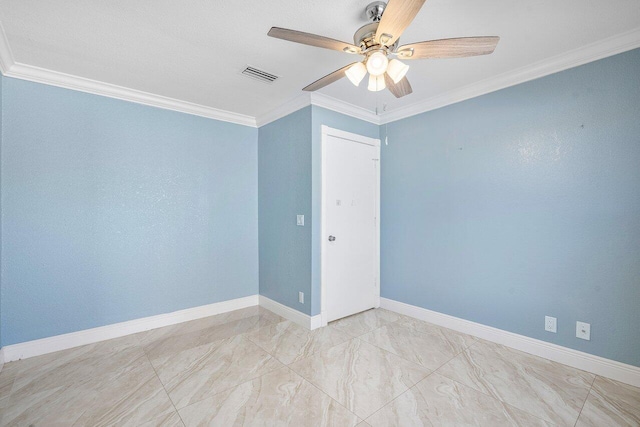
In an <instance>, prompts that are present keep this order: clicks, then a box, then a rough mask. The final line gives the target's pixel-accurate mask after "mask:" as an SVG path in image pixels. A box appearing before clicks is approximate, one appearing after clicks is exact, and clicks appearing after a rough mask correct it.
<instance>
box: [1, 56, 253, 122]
mask: <svg viewBox="0 0 640 427" xmlns="http://www.w3.org/2000/svg"><path fill="white" fill-rule="evenodd" d="M4 74H5V76H7V77H14V78H17V79H23V80H28V81H31V82H36V83H44V84H47V85H51V86H57V87H62V88H65V89H72V90H77V91H80V92H86V93H92V94H94V95H101V96H106V97H109V98H116V99H121V100H124V101H130V102H135V103H136V104H142V105H148V106H151V107H158V108H163V109H165V110H172V111H178V112H181V113H187V114H192V115H194V116H201V117H206V118H209V119H215V120H220V121H223V122H229V123H235V124H239V125H244V126H251V127H256V120H255V118H253V117H251V116H246V115H244V114H237V113H232V112H230V111H224V110H219V109H217V108H212V107H206V106H204V105H199V104H194V103H192V102H187V101H180V100H178V99H174V98H169V97H166V96H162V95H155V94H153V93H149V92H143V91H139V90H136V89H130V88H126V87H122V86H118V85H114V84H110V83H103V82H99V81H97V80H91V79H86V78H84V77H78V76H72V75H70V74H65V73H60V72H58V71H52V70H46V69H44V68H40V67H34V66H32V65H26V64H21V63H19V62H14V64H13V65H12V66H11V67H10V68H9V70H8V71H6V72H5V73H4Z"/></svg>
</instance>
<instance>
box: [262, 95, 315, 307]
mask: <svg viewBox="0 0 640 427" xmlns="http://www.w3.org/2000/svg"><path fill="white" fill-rule="evenodd" d="M258 200H259V203H258V205H259V242H260V294H261V295H264V296H266V297H268V298H270V299H272V300H274V301H277V302H279V303H281V304H284V305H287V306H289V307H292V308H294V309H296V310H299V311H302V312H303V313H306V314H311V107H306V108H303V109H301V110H298V111H296V112H294V113H292V114H289V115H288V116H286V117H283V118H281V119H279V120H276V121H274V122H272V123H269V124H267V125H265V126H262V127H261V128H260V129H259V131H258ZM296 215H304V216H305V225H304V227H301V226H297V225H296ZM300 291H301V292H304V294H305V296H306V298H305V303H304V304H300V303H299V302H298V292H300Z"/></svg>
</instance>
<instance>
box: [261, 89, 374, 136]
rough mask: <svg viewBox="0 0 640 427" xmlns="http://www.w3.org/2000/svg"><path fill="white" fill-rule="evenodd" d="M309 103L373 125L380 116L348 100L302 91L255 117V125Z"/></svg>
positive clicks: (264, 123) (283, 115)
mask: <svg viewBox="0 0 640 427" xmlns="http://www.w3.org/2000/svg"><path fill="white" fill-rule="evenodd" d="M309 105H315V106H316V107H321V108H326V109H327V110H331V111H335V112H336V113H340V114H344V115H346V116H349V117H353V118H355V119H360V120H364V121H366V122H369V123H373V124H375V125H379V124H380V116H378V115H376V114H375V113H374V112H373V111H370V110H367V109H366V108H362V107H358V106H357V105H353V104H349V103H348V102H344V101H341V100H339V99H336V98H333V97H331V96H328V95H324V94H322V93H319V92H304V93H302V94H300V95H298V96H296V97H295V98H293V99H292V100H290V101H288V102H285V103H284V104H282V105H280V106H278V107H276V108H274V109H272V110H271V111H269V112H268V113H266V114H263V115H261V116H258V117H256V125H257V126H258V127H261V126H264V125H266V124H268V123H271V122H274V121H276V120H278V119H281V118H283V117H285V116H288V115H289V114H291V113H293V112H295V111H298V110H300V109H301V108H304V107H307V106H309Z"/></svg>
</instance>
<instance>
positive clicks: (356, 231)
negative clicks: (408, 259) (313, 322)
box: [321, 126, 380, 322]
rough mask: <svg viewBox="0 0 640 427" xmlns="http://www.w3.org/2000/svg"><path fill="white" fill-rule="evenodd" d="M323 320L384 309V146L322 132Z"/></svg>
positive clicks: (339, 133)
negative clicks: (381, 202) (381, 249)
mask: <svg viewBox="0 0 640 427" xmlns="http://www.w3.org/2000/svg"><path fill="white" fill-rule="evenodd" d="M322 154H323V156H322V185H323V187H322V195H323V197H322V215H323V216H322V236H321V237H322V273H321V274H322V298H321V304H322V309H321V310H322V314H323V316H322V317H323V321H324V322H330V321H332V320H336V319H340V318H342V317H346V316H349V315H352V314H355V313H359V312H361V311H364V310H367V309H370V308H373V307H377V306H379V305H380V290H379V284H378V276H379V249H378V246H379V231H378V223H379V221H378V216H379V208H378V199H379V194H380V191H379V188H380V179H379V166H380V165H379V163H380V160H379V159H380V140H378V139H372V138H367V137H363V136H360V135H355V134H352V133H348V132H343V131H339V130H336V129H331V128H328V127H326V126H323V127H322Z"/></svg>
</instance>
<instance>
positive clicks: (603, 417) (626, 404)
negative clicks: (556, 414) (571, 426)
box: [576, 377, 640, 427]
mask: <svg viewBox="0 0 640 427" xmlns="http://www.w3.org/2000/svg"><path fill="white" fill-rule="evenodd" d="M576 425H577V426H579V427H590V426H593V427H599V426H640V388H638V387H633V386H630V385H627V384H623V383H620V382H618V381H614V380H610V379H607V378H602V377H597V378H596V380H595V382H594V383H593V388H592V389H591V393H589V397H588V398H587V402H586V403H585V404H584V408H583V409H582V413H581V414H580V418H579V419H578V423H577V424H576Z"/></svg>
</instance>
